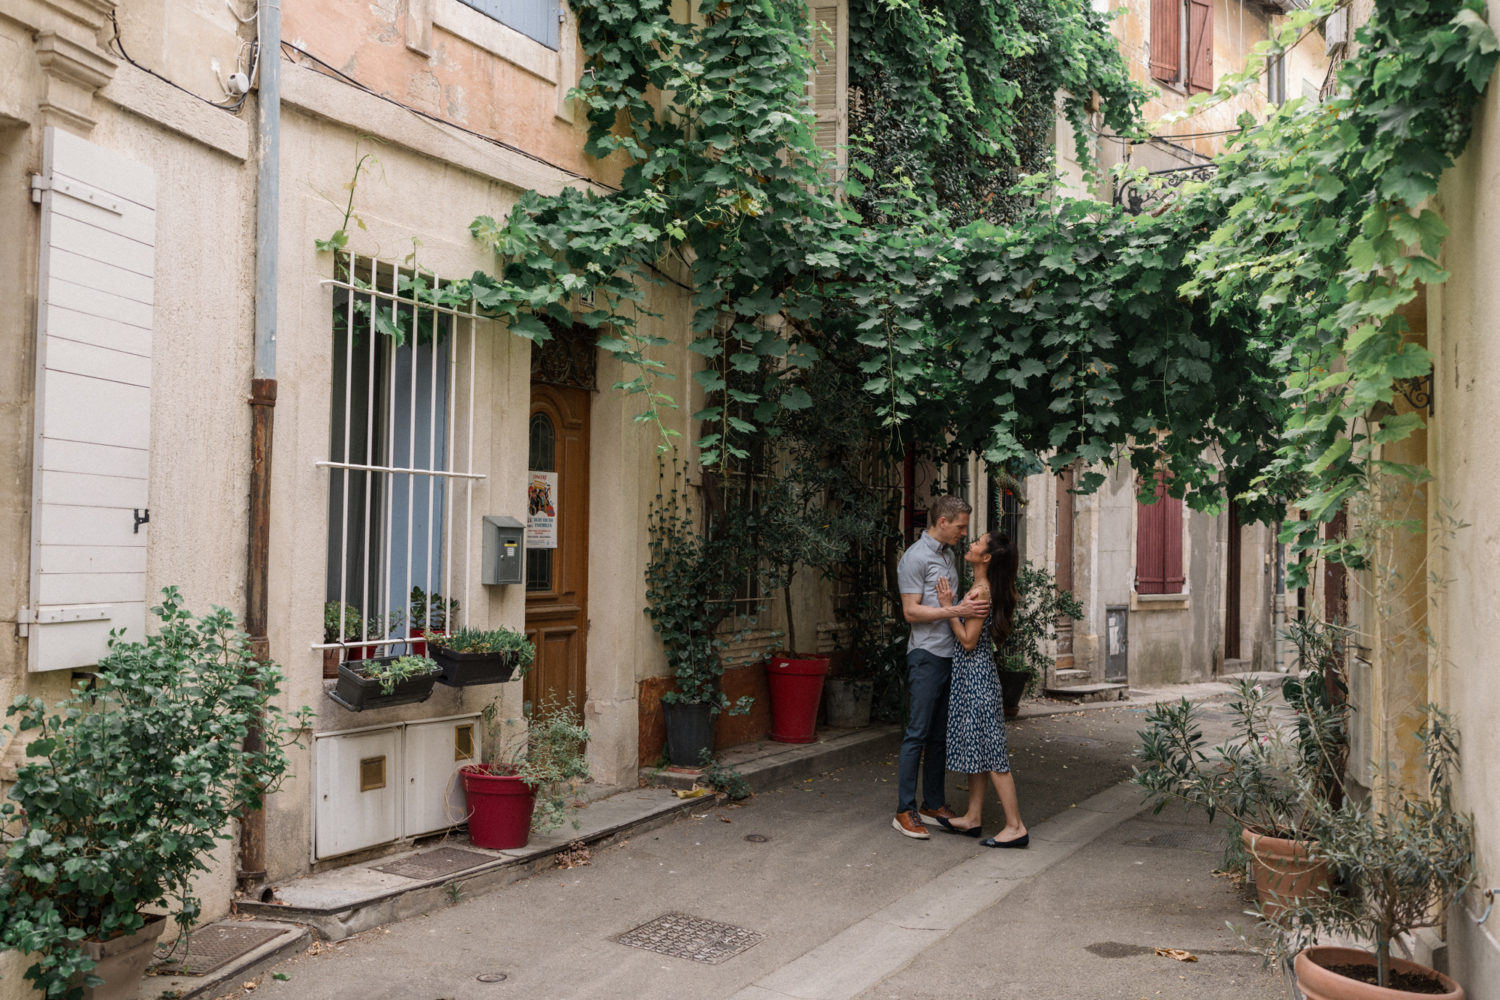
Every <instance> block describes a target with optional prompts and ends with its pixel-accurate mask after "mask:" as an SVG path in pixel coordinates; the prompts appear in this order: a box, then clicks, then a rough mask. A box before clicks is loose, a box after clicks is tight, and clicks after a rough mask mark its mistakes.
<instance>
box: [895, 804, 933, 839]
mask: <svg viewBox="0 0 1500 1000" xmlns="http://www.w3.org/2000/svg"><path fill="white" fill-rule="evenodd" d="M891 826H894V827H895V828H896V830H897V831H898V832H899V833H900V834H901V835H902V836H903V837H910V838H912V839H913V840H930V839H931V838H932V834H930V833H928V832H927V827H925V826H923V825H922V821H921V820H920V819H918V818H917V814H916V813H914V812H910V811H908V812H900V813H897V814H896V818H895V819H893V820H891Z"/></svg>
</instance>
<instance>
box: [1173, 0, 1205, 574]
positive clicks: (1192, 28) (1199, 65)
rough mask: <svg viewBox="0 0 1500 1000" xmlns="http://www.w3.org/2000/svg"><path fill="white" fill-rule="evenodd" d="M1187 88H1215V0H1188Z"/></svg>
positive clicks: (1196, 90)
mask: <svg viewBox="0 0 1500 1000" xmlns="http://www.w3.org/2000/svg"><path fill="white" fill-rule="evenodd" d="M1187 48H1188V72H1187V89H1188V93H1190V94H1201V93H1203V92H1204V91H1206V90H1213V89H1214V5H1213V0H1188V46H1187ZM1169 593H1170V591H1169Z"/></svg>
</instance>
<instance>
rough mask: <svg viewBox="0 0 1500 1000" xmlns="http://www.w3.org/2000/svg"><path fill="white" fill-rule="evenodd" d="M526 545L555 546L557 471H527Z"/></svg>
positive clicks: (537, 547)
mask: <svg viewBox="0 0 1500 1000" xmlns="http://www.w3.org/2000/svg"><path fill="white" fill-rule="evenodd" d="M526 547H527V548H528V549H555V548H557V473H555V472H528V473H527V481H526Z"/></svg>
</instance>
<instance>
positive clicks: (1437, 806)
mask: <svg viewBox="0 0 1500 1000" xmlns="http://www.w3.org/2000/svg"><path fill="white" fill-rule="evenodd" d="M1424 711H1425V713H1426V715H1427V723H1426V724H1425V725H1424V726H1423V727H1422V729H1421V730H1420V731H1419V732H1418V734H1417V735H1418V737H1419V738H1420V739H1421V741H1422V749H1423V758H1424V762H1425V764H1426V768H1427V787H1426V788H1425V789H1424V790H1423V794H1420V795H1417V794H1412V793H1411V792H1409V791H1404V790H1400V789H1398V788H1397V786H1396V778H1395V776H1394V775H1393V774H1391V773H1390V772H1389V771H1387V773H1386V774H1385V775H1384V779H1385V780H1384V781H1383V782H1381V784H1380V786H1379V787H1377V788H1376V793H1375V794H1374V795H1372V796H1371V797H1370V799H1369V800H1367V801H1363V802H1357V801H1355V800H1354V799H1353V798H1348V799H1345V800H1344V801H1343V802H1342V803H1340V804H1339V805H1338V806H1337V807H1335V806H1333V805H1331V804H1329V803H1328V802H1327V801H1326V800H1324V799H1322V798H1321V797H1319V796H1318V795H1316V794H1315V791H1314V790H1313V789H1312V788H1311V786H1310V783H1309V782H1308V781H1306V780H1305V779H1304V781H1303V786H1304V791H1305V792H1306V793H1307V794H1308V797H1309V799H1310V801H1311V808H1310V810H1309V814H1310V823H1309V824H1308V825H1309V829H1310V832H1311V834H1312V835H1313V836H1314V837H1315V838H1316V841H1317V853H1318V856H1319V857H1320V858H1322V859H1324V860H1325V861H1326V862H1327V863H1328V864H1330V865H1332V866H1333V868H1334V869H1335V870H1336V871H1337V872H1338V873H1339V876H1340V881H1341V882H1342V883H1343V884H1344V885H1345V886H1346V887H1347V891H1343V892H1328V891H1325V892H1319V893H1313V894H1309V895H1305V896H1303V897H1301V898H1299V899H1296V900H1292V901H1290V902H1288V903H1286V905H1285V907H1284V910H1283V913H1282V914H1281V916H1282V917H1284V918H1289V922H1290V925H1291V926H1292V927H1294V928H1297V931H1298V933H1296V934H1294V935H1287V936H1284V937H1283V938H1282V939H1281V942H1282V944H1281V946H1282V947H1283V948H1284V949H1286V950H1288V951H1295V952H1296V959H1295V967H1296V971H1297V985H1298V987H1299V988H1300V989H1301V990H1302V992H1303V993H1304V994H1306V996H1307V998H1308V1000H1387V998H1392V997H1395V996H1400V995H1405V994H1412V995H1418V994H1420V995H1437V996H1442V997H1445V998H1447V1000H1462V998H1463V996H1464V991H1463V988H1462V987H1461V986H1459V985H1458V983H1456V982H1454V981H1453V980H1452V979H1450V978H1449V977H1447V976H1446V975H1443V974H1442V973H1440V972H1437V971H1435V970H1433V969H1429V968H1427V967H1426V966H1424V965H1419V964H1417V963H1416V962H1411V961H1403V960H1402V959H1399V958H1395V957H1393V956H1392V955H1391V944H1392V942H1395V941H1398V940H1400V939H1401V938H1402V937H1403V936H1404V935H1407V934H1410V933H1411V932H1412V931H1413V930H1416V929H1417V928H1419V927H1432V926H1435V925H1436V924H1437V923H1439V922H1440V921H1442V920H1443V919H1444V917H1445V915H1446V914H1447V913H1448V912H1449V910H1450V908H1451V907H1452V906H1453V904H1454V902H1455V901H1456V900H1457V899H1459V898H1460V897H1461V896H1462V895H1463V894H1464V893H1465V892H1467V891H1468V890H1469V888H1470V887H1471V886H1472V885H1473V884H1474V882H1475V879H1476V872H1475V870H1474V821H1473V818H1472V817H1471V816H1469V815H1468V814H1465V813H1459V812H1456V811H1455V810H1454V808H1453V785H1452V780H1453V775H1454V774H1455V773H1456V772H1457V771H1458V733H1457V731H1456V730H1455V729H1454V728H1453V725H1452V723H1451V721H1450V719H1449V718H1448V716H1447V715H1446V714H1445V713H1443V712H1442V711H1441V710H1440V709H1438V708H1436V707H1435V706H1431V705H1428V706H1425V707H1424ZM1379 799H1384V800H1386V803H1387V805H1386V807H1385V808H1383V809H1382V808H1379V807H1378V806H1377V805H1376V800H1379ZM1281 922H1282V923H1287V922H1288V921H1287V920H1282V921H1281ZM1327 935H1337V936H1339V937H1340V938H1342V939H1344V940H1349V939H1353V940H1355V941H1359V942H1365V943H1366V944H1368V945H1369V948H1370V950H1368V951H1364V950H1360V949H1358V948H1335V947H1327V946H1318V945H1317V944H1316V941H1317V939H1318V937H1319V936H1327ZM1307 943H1311V944H1312V945H1313V946H1312V947H1303V945H1304V944H1307Z"/></svg>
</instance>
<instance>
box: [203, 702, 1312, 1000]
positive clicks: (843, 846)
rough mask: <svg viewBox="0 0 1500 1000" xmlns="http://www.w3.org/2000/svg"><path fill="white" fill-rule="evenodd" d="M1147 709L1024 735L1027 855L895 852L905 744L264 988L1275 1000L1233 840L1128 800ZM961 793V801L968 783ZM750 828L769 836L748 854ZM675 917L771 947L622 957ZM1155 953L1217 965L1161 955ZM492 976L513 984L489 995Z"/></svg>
mask: <svg viewBox="0 0 1500 1000" xmlns="http://www.w3.org/2000/svg"><path fill="white" fill-rule="evenodd" d="M1143 714H1144V710H1143V709H1140V708H1130V709H1098V708H1096V709H1092V710H1088V711H1084V712H1079V713H1075V714H1068V715H1060V716H1052V717H1048V718H1041V719H1030V720H1023V721H1021V722H1019V723H1016V724H1013V725H1012V727H1011V746H1012V754H1013V763H1014V766H1015V768H1016V775H1017V778H1018V783H1019V788H1020V794H1021V802H1022V808H1023V810H1024V813H1025V816H1026V819H1027V822H1028V823H1029V824H1030V825H1031V826H1032V828H1033V830H1034V831H1035V832H1036V836H1035V837H1034V839H1033V846H1032V848H1031V849H1030V850H1028V851H1025V852H1000V851H989V850H984V849H982V848H979V847H977V845H976V842H975V841H973V840H969V839H966V838H959V837H954V836H951V835H934V838H933V839H932V840H931V841H929V842H925V843H924V842H916V841H910V840H907V839H905V838H902V837H900V836H898V835H897V834H896V833H895V831H893V830H892V829H891V828H890V816H891V814H892V812H893V811H894V798H895V778H896V767H895V757H894V751H895V749H896V744H895V741H894V740H893V741H891V742H890V743H889V745H888V746H886V747H884V748H883V751H882V752H880V753H877V754H875V755H873V756H872V757H871V758H870V759H868V760H866V761H864V762H862V763H859V764H856V765H852V766H849V767H845V768H843V769H840V770H838V771H835V772H833V773H830V774H825V775H822V776H819V777H817V778H814V779H812V780H807V781H801V782H797V783H795V784H794V785H791V786H787V787H783V788H780V789H776V790H773V791H770V792H767V793H763V794H760V795H757V796H756V797H755V798H753V799H752V800H750V801H748V802H746V803H744V804H742V805H740V806H735V807H729V808H725V809H717V810H715V809H708V810H705V812H704V813H702V814H699V815H701V816H702V818H693V819H688V820H683V821H679V822H677V823H674V824H672V825H670V826H667V827H664V828H661V829H658V830H655V831H652V832H649V833H646V834H643V835H641V836H639V837H637V838H636V839H633V840H631V841H629V842H626V843H623V844H620V845H617V846H615V847H611V848H608V849H606V850H603V851H600V852H598V853H597V854H596V855H595V856H594V857H593V859H592V863H591V864H589V865H586V866H582V867H576V868H571V869H566V870H564V869H553V870H551V871H548V872H545V873H543V874H541V875H538V876H536V877H534V878H532V879H529V880H526V881H523V882H520V883H517V884H515V885H512V886H510V887H508V888H505V889H503V890H500V891H497V892H493V893H490V894H488V895H485V896H482V897H479V898H476V899H461V900H460V901H459V902H458V903H457V905H454V906H451V907H445V908H443V909H442V910H439V911H437V912H433V913H431V914H428V915H426V916H423V917H419V918H417V919H414V920H409V921H406V922H403V923H398V924H392V925H389V926H387V927H384V928H380V929H377V930H374V931H370V932H366V933H364V934H361V935H359V936H357V937H355V938H352V939H350V940H347V941H344V942H341V943H339V944H337V945H332V946H323V947H322V948H320V949H319V951H318V953H317V954H307V955H303V956H301V957H298V958H296V959H293V960H291V961H288V962H285V963H283V964H282V965H281V966H279V967H277V968H276V969H275V970H273V972H275V973H279V974H281V975H283V976H286V977H287V978H286V979H285V980H278V979H275V978H273V976H272V974H270V973H268V974H266V975H264V976H262V977H261V979H260V984H259V987H258V988H257V989H256V990H255V991H254V995H255V996H256V997H257V998H259V997H273V998H280V997H285V998H306V1000H335V998H344V997H355V996H357V997H362V998H369V1000H385V998H391V1000H395V998H400V1000H438V998H454V1000H490V998H527V1000H531V998H537V1000H540V998H562V997H567V998H574V997H577V998H600V1000H604V998H622V997H652V998H668V1000H673V998H681V1000H689V998H694V1000H696V998H708V997H712V998H729V997H735V998H736V1000H751V998H755V1000H776V998H778V997H785V996H794V997H805V998H809V1000H824V998H827V1000H833V998H835V997H845V998H849V1000H853V998H855V997H859V998H860V1000H968V998H984V1000H1009V998H1021V997H1026V998H1054V997H1055V998H1059V1000H1061V998H1091V997H1099V998H1106V997H1130V998H1135V997H1146V998H1148V1000H1154V998H1155V997H1156V996H1163V997H1179V996H1180V997H1193V998H1199V997H1205V998H1221V997H1222V998H1226V1000H1227V998H1262V997H1264V998H1273V997H1274V998H1280V997H1282V996H1283V992H1282V988H1281V983H1280V980H1279V978H1277V977H1276V976H1275V975H1273V974H1272V973H1271V972H1270V971H1268V970H1265V969H1263V968H1262V967H1261V963H1260V960H1259V959H1258V958H1257V957H1255V956H1253V955H1247V954H1245V953H1244V952H1243V951H1242V950H1241V951H1236V946H1237V945H1239V944H1240V942H1239V941H1238V940H1237V939H1236V938H1235V937H1234V936H1233V935H1232V934H1231V933H1230V932H1229V931H1228V930H1227V929H1226V927H1225V920H1226V919H1229V920H1237V914H1239V912H1240V911H1241V910H1242V908H1243V897H1242V891H1243V890H1236V889H1235V888H1234V887H1233V886H1232V885H1231V884H1230V882H1229V881H1228V880H1227V879H1224V878H1222V877H1219V878H1216V877H1214V876H1212V874H1211V872H1212V870H1213V868H1214V867H1215V864H1216V863H1217V861H1218V859H1219V855H1218V852H1217V848H1216V847H1213V844H1214V843H1215V842H1216V841H1210V840H1206V839H1205V838H1203V837H1202V834H1205V833H1210V832H1212V831H1211V828H1210V827H1209V826H1208V825H1207V823H1205V822H1204V820H1203V819H1202V818H1201V817H1196V816H1184V815H1183V814H1182V813H1181V811H1180V810H1171V809H1169V810H1168V811H1166V812H1164V813H1163V814H1162V815H1161V816H1159V817H1152V816H1151V815H1150V813H1149V812H1145V813H1143V814H1141V815H1138V816H1134V817H1132V815H1131V814H1132V813H1133V812H1134V811H1135V805H1136V802H1137V801H1138V799H1137V798H1136V796H1135V794H1134V792H1133V790H1126V789H1121V788H1118V787H1116V786H1118V785H1119V783H1120V782H1122V781H1123V780H1125V779H1126V778H1127V777H1128V776H1129V774H1130V763H1131V757H1130V753H1131V750H1132V749H1133V747H1134V745H1135V731H1136V730H1137V729H1139V728H1140V726H1141V724H1142V718H1143ZM1212 728H1216V727H1212ZM1212 728H1211V730H1210V732H1211V735H1212ZM950 780H951V783H950V788H949V800H950V802H952V803H954V804H959V803H961V802H962V801H963V800H964V791H963V787H962V783H963V780H964V779H963V778H962V776H951V779H950ZM1096 796H1097V798H1096ZM1079 803H1084V804H1085V805H1084V806H1083V807H1082V808H1080V807H1079V805H1078V804H1079ZM1089 803H1093V804H1094V805H1093V807H1092V808H1090V806H1089ZM1101 803H1102V804H1101ZM995 809H996V810H997V813H998V805H996V806H995ZM998 819H999V817H998V814H997V815H995V816H987V817H986V823H987V825H988V824H991V823H995V824H996V825H998ZM1047 820H1051V821H1052V822H1051V823H1046V822H1044V821H1047ZM1163 833H1168V834H1179V835H1180V834H1186V835H1187V836H1186V838H1179V840H1180V841H1184V842H1186V843H1187V844H1188V845H1189V846H1188V847H1187V848H1186V849H1185V848H1183V847H1175V848H1174V847H1162V846H1153V845H1151V844H1150V843H1149V840H1150V838H1152V837H1153V836H1158V839H1160V838H1159V835H1160V834H1163ZM751 834H756V835H760V836H763V837H766V838H768V839H767V840H766V841H765V842H749V841H747V840H746V839H745V838H746V836H747V835H751ZM1193 848H1197V849H1193ZM1210 848H1212V849H1210ZM674 912H675V913H683V914H688V915H691V916H696V917H705V918H709V919H712V920H717V921H722V922H724V923H727V924H732V925H735V926H737V927H743V928H747V929H749V930H751V931H754V932H757V933H759V934H761V935H763V936H764V937H763V940H761V941H760V942H759V943H758V944H756V945H754V946H753V947H750V948H749V949H748V950H746V951H744V952H742V953H740V954H738V955H735V956H733V957H731V958H729V959H727V960H725V961H723V962H722V963H720V964H714V965H710V964H704V963H700V962H693V961H688V960H685V959H681V958H675V957H664V956H662V955H658V954H655V953H652V952H648V951H644V950H640V949H637V948H630V947H626V946H624V945H622V944H619V943H617V942H616V941H614V940H613V938H614V937H615V936H617V935H620V934H621V933H623V932H625V931H628V930H630V929H632V928H634V927H636V926H638V925H640V924H643V923H645V922H647V921H649V920H652V919H654V918H656V917H658V916H661V915H662V914H666V913H674ZM1156 947H1170V948H1181V949H1187V950H1188V951H1191V952H1192V953H1194V954H1196V955H1197V956H1198V961H1197V962H1194V963H1184V962H1178V961H1174V960H1173V959H1170V958H1165V957H1158V956H1156V955H1155V954H1154V952H1153V949H1154V948H1156ZM496 972H499V973H504V974H505V976H506V978H505V979H504V980H503V981H502V982H499V983H482V982H479V981H477V979H476V977H477V976H479V975H481V974H485V973H496ZM243 995H245V994H244V992H243V991H238V992H236V993H235V994H231V996H243Z"/></svg>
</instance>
